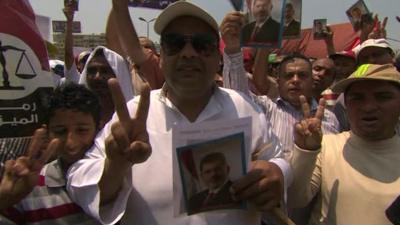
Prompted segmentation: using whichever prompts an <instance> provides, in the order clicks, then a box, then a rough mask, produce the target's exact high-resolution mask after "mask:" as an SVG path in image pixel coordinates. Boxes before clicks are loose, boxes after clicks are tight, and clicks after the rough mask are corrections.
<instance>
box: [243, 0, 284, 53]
mask: <svg viewBox="0 0 400 225" xmlns="http://www.w3.org/2000/svg"><path fill="white" fill-rule="evenodd" d="M272 8H273V4H272V0H253V1H252V3H251V8H250V12H251V14H252V16H253V17H254V19H255V20H254V21H253V22H250V23H248V24H246V25H245V26H244V27H243V29H242V43H243V45H254V44H262V43H270V44H275V43H277V42H278V40H279V30H280V27H281V26H280V23H279V22H277V21H276V20H274V19H273V18H272V16H271V10H272Z"/></svg>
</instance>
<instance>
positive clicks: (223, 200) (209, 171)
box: [188, 152, 240, 213]
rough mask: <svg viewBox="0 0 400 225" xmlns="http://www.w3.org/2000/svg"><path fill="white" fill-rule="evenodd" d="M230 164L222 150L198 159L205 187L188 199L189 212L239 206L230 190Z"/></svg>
mask: <svg viewBox="0 0 400 225" xmlns="http://www.w3.org/2000/svg"><path fill="white" fill-rule="evenodd" d="M229 172H230V166H229V165H228V163H227V161H226V158H225V155H224V154H223V153H222V152H212V153H209V154H207V155H206V156H204V157H203V158H202V159H201V161H200V177H201V180H202V181H203V183H204V184H205V185H206V186H207V189H205V190H203V191H200V192H198V193H196V194H194V195H193V196H191V198H190V199H189V209H188V211H189V212H190V213H191V212H193V213H195V212H199V211H202V210H210V209H213V208H214V209H218V208H221V207H225V208H226V207H236V208H238V207H240V203H239V202H236V201H235V200H234V199H233V195H232V193H231V192H230V190H229V189H230V187H231V186H232V181H231V180H230V179H229Z"/></svg>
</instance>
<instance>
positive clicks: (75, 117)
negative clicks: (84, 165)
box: [49, 109, 97, 165]
mask: <svg viewBox="0 0 400 225" xmlns="http://www.w3.org/2000/svg"><path fill="white" fill-rule="evenodd" d="M96 133H97V129H96V123H95V121H94V119H93V116H92V115H91V114H90V113H85V112H79V111H73V110H69V109H57V110H56V111H55V114H54V116H53V117H52V118H51V119H50V121H49V136H50V139H53V138H60V139H61V140H63V141H64V146H63V148H62V149H61V150H60V152H58V157H60V158H61V159H62V161H63V162H64V163H66V164H68V165H70V164H72V163H74V162H76V161H78V160H79V159H81V158H82V157H83V156H84V154H85V152H86V151H87V150H88V149H89V147H90V146H92V144H93V140H94V138H95V136H96Z"/></svg>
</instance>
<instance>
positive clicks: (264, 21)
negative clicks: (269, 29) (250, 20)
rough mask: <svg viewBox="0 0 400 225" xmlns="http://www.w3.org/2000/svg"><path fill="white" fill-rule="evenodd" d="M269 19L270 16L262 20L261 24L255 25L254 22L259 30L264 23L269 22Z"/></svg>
mask: <svg viewBox="0 0 400 225" xmlns="http://www.w3.org/2000/svg"><path fill="white" fill-rule="evenodd" d="M269 18H271V16H268V17H267V18H266V19H265V20H263V21H262V22H261V23H257V22H256V27H259V28H261V27H262V26H263V25H264V23H266V22H267V21H268V20H269Z"/></svg>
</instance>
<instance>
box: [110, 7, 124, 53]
mask: <svg viewBox="0 0 400 225" xmlns="http://www.w3.org/2000/svg"><path fill="white" fill-rule="evenodd" d="M106 45H107V48H109V49H111V50H113V51H114V52H116V53H118V54H120V55H121V56H122V57H124V58H126V57H128V55H127V54H126V51H124V50H123V49H122V46H121V43H120V40H119V35H118V29H117V21H116V19H115V12H114V10H113V9H111V11H110V15H108V19H107V25H106Z"/></svg>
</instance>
